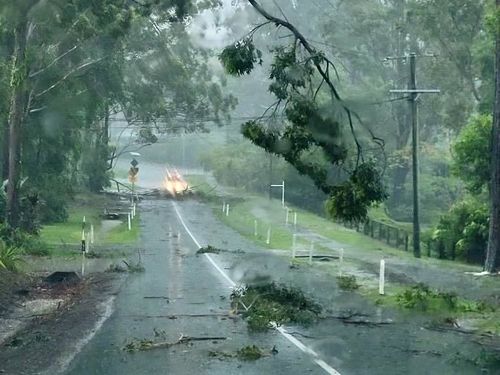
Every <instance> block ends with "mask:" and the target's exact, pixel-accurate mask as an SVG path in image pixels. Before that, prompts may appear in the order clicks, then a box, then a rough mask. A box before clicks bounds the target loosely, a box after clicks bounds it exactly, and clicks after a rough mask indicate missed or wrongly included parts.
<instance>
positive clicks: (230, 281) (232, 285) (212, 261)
mask: <svg viewBox="0 0 500 375" xmlns="http://www.w3.org/2000/svg"><path fill="white" fill-rule="evenodd" d="M172 204H173V206H174V210H175V213H176V214H177V217H178V218H179V220H180V222H181V224H182V226H183V227H184V229H185V230H186V232H187V234H189V236H190V237H191V239H192V240H193V242H194V243H195V244H196V246H198V248H199V249H201V248H202V246H201V245H200V243H199V242H198V240H197V239H196V238H195V236H194V235H193V233H192V232H191V231H190V230H189V228H188V226H187V225H186V223H185V222H184V219H183V218H182V216H181V214H180V212H179V210H178V209H177V205H176V204H175V202H172ZM203 255H205V257H206V258H207V259H208V261H209V262H210V263H211V264H212V266H214V267H215V269H216V270H217V271H219V273H220V274H221V275H222V277H223V278H224V279H226V281H227V282H228V283H229V285H231V287H235V286H236V283H235V282H234V281H233V280H231V278H230V277H229V276H228V275H227V274H226V273H225V272H224V271H223V270H222V268H220V267H219V265H218V264H217V263H215V261H214V260H213V259H212V257H211V256H210V254H207V253H204V254H203Z"/></svg>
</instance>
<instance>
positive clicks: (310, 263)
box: [309, 241, 314, 265]
mask: <svg viewBox="0 0 500 375" xmlns="http://www.w3.org/2000/svg"><path fill="white" fill-rule="evenodd" d="M313 251H314V241H311V246H309V265H312V263H313Z"/></svg>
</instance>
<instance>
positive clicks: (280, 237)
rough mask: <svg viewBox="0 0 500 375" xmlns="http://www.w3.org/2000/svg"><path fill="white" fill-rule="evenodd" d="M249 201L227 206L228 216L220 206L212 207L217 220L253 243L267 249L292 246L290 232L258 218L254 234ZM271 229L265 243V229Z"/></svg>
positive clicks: (286, 248)
mask: <svg viewBox="0 0 500 375" xmlns="http://www.w3.org/2000/svg"><path fill="white" fill-rule="evenodd" d="M249 204H250V203H249V202H241V203H232V204H230V206H229V216H226V214H225V213H223V212H222V207H220V208H216V207H215V206H214V207H213V210H214V213H215V215H216V216H217V218H218V219H219V220H221V221H222V222H223V223H225V224H226V225H228V226H229V227H231V228H233V229H235V230H236V231H237V232H239V233H240V234H242V235H243V236H244V237H246V238H248V239H249V240H251V241H253V242H254V243H256V244H258V245H261V246H263V247H267V248H269V249H283V250H289V249H291V247H292V235H291V233H290V232H289V231H288V230H286V229H284V228H281V227H280V226H278V225H271V224H269V223H267V222H265V221H261V220H258V222H257V236H255V232H254V230H255V220H256V218H255V216H254V215H252V214H251V213H250V206H249ZM268 229H270V230H271V240H270V243H269V244H267V243H266V240H267V231H268Z"/></svg>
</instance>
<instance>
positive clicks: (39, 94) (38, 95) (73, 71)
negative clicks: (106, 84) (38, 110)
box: [35, 57, 104, 98]
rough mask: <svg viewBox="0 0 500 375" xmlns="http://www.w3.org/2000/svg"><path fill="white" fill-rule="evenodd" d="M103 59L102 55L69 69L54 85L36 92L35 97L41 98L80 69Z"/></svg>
mask: <svg viewBox="0 0 500 375" xmlns="http://www.w3.org/2000/svg"><path fill="white" fill-rule="evenodd" d="M102 60H104V57H101V58H100V59H97V60H92V61H88V62H86V63H83V64H81V65H79V66H77V67H76V68H74V69H72V70H71V71H69V72H68V73H66V74H65V75H64V76H63V77H62V78H61V79H60V80H58V81H57V82H55V83H54V84H53V85H51V86H50V87H48V88H47V89H45V90H43V91H41V92H39V93H36V94H35V98H39V97H40V96H43V95H45V94H47V93H48V92H50V91H52V90H53V89H55V88H56V87H58V86H59V85H60V84H62V83H63V82H64V81H65V80H67V79H68V78H69V77H70V76H72V75H73V74H75V73H78V72H79V71H80V70H82V69H85V68H87V67H89V66H90V65H93V64H97V63H98V62H100V61H102Z"/></svg>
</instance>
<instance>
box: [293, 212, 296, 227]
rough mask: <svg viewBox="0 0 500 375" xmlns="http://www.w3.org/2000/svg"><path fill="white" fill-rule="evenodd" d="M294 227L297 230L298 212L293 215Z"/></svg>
mask: <svg viewBox="0 0 500 375" xmlns="http://www.w3.org/2000/svg"><path fill="white" fill-rule="evenodd" d="M293 226H294V227H295V228H297V211H295V212H294V213H293Z"/></svg>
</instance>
